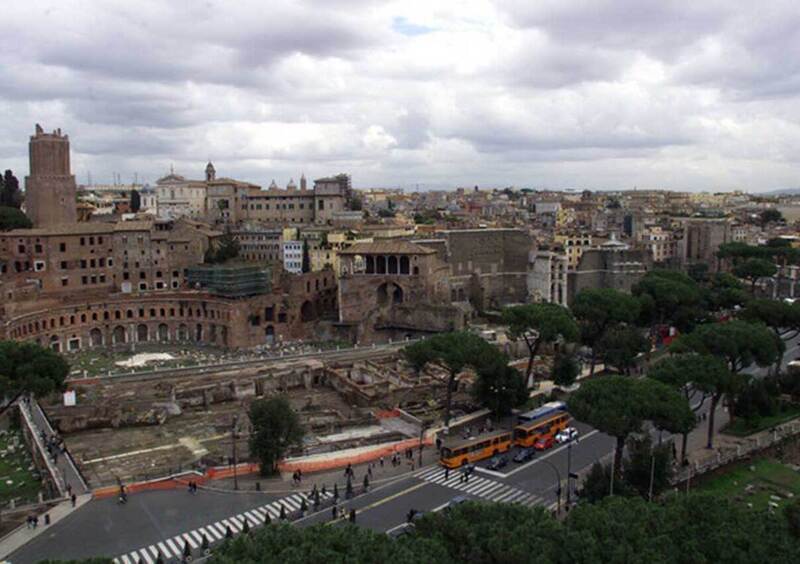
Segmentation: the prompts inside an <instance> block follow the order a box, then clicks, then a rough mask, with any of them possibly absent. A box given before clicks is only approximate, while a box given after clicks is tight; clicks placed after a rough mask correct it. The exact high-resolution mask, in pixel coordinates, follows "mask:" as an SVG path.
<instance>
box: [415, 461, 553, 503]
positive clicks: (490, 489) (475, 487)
mask: <svg viewBox="0 0 800 564" xmlns="http://www.w3.org/2000/svg"><path fill="white" fill-rule="evenodd" d="M461 476H462V474H461V472H459V471H457V470H451V471H450V475H449V476H448V477H447V478H446V479H445V469H444V468H441V467H438V466H437V467H434V468H429V469H427V470H424V471H422V472H420V473H419V474H417V478H419V479H421V480H425V481H426V482H430V483H432V484H437V485H440V486H444V487H446V488H451V489H454V490H458V491H461V492H463V493H465V494H470V495H473V496H475V497H480V498H483V499H486V500H489V501H497V502H501V503H519V504H522V505H526V506H528V507H533V506H534V505H537V504H544V503H545V501H544V499H542V498H541V497H539V496H538V495H536V494H532V493H530V492H526V491H524V490H521V489H519V488H515V487H514V486H509V485H507V484H503V483H502V482H497V481H495V480H490V479H488V478H484V477H482V476H476V475H475V474H474V473H473V474H472V475H471V476H470V477H469V481H468V482H463V481H462V477H461Z"/></svg>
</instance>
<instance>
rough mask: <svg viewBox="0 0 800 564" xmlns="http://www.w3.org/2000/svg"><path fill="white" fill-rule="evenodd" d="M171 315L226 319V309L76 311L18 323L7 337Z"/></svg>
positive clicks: (180, 307)
mask: <svg viewBox="0 0 800 564" xmlns="http://www.w3.org/2000/svg"><path fill="white" fill-rule="evenodd" d="M112 313H113V319H112ZM175 317H180V318H186V319H219V320H225V321H227V320H229V319H230V312H228V311H221V310H217V309H213V308H208V307H206V304H205V303H203V304H202V307H192V306H189V305H186V306H183V305H182V306H179V307H177V308H176V307H158V308H156V307H143V306H139V307H136V308H119V309H115V310H113V311H108V310H106V311H102V312H101V311H91V312H85V313H80V314H78V313H72V314H68V315H60V316H58V317H50V318H49V319H42V320H41V321H40V320H31V321H27V322H23V323H20V324H18V325H17V326H16V327H14V328H13V329H11V330H10V332H9V336H10V337H11V338H20V337H26V336H28V335H34V334H36V333H38V332H40V331H46V330H48V329H56V328H63V327H71V326H75V325H78V324H84V323H89V322H98V321H101V318H102V321H124V320H132V319H159V318H161V319H164V318H166V319H175Z"/></svg>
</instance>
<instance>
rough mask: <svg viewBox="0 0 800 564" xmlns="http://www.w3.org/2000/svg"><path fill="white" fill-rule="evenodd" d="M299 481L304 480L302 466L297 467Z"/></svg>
mask: <svg viewBox="0 0 800 564" xmlns="http://www.w3.org/2000/svg"><path fill="white" fill-rule="evenodd" d="M297 481H298V482H302V481H303V469H302V468H298V469H297Z"/></svg>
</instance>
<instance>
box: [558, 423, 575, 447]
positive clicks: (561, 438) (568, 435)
mask: <svg viewBox="0 0 800 564" xmlns="http://www.w3.org/2000/svg"><path fill="white" fill-rule="evenodd" d="M577 438H578V430H577V429H576V428H575V427H567V428H566V429H564V430H563V431H560V432H559V433H558V434H557V435H556V442H557V443H558V444H561V443H568V442H570V441H574V440H575V439H577Z"/></svg>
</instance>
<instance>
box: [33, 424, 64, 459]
mask: <svg viewBox="0 0 800 564" xmlns="http://www.w3.org/2000/svg"><path fill="white" fill-rule="evenodd" d="M39 436H40V437H41V439H42V442H43V443H44V446H45V448H46V449H47V454H49V455H50V458H51V459H52V460H53V463H54V464H55V463H56V462H58V456H59V455H61V454H65V453H66V452H67V445H66V444H65V443H64V439H63V438H62V437H60V436H58V435H48V434H47V433H46V432H45V431H44V430H40V431H39Z"/></svg>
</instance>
